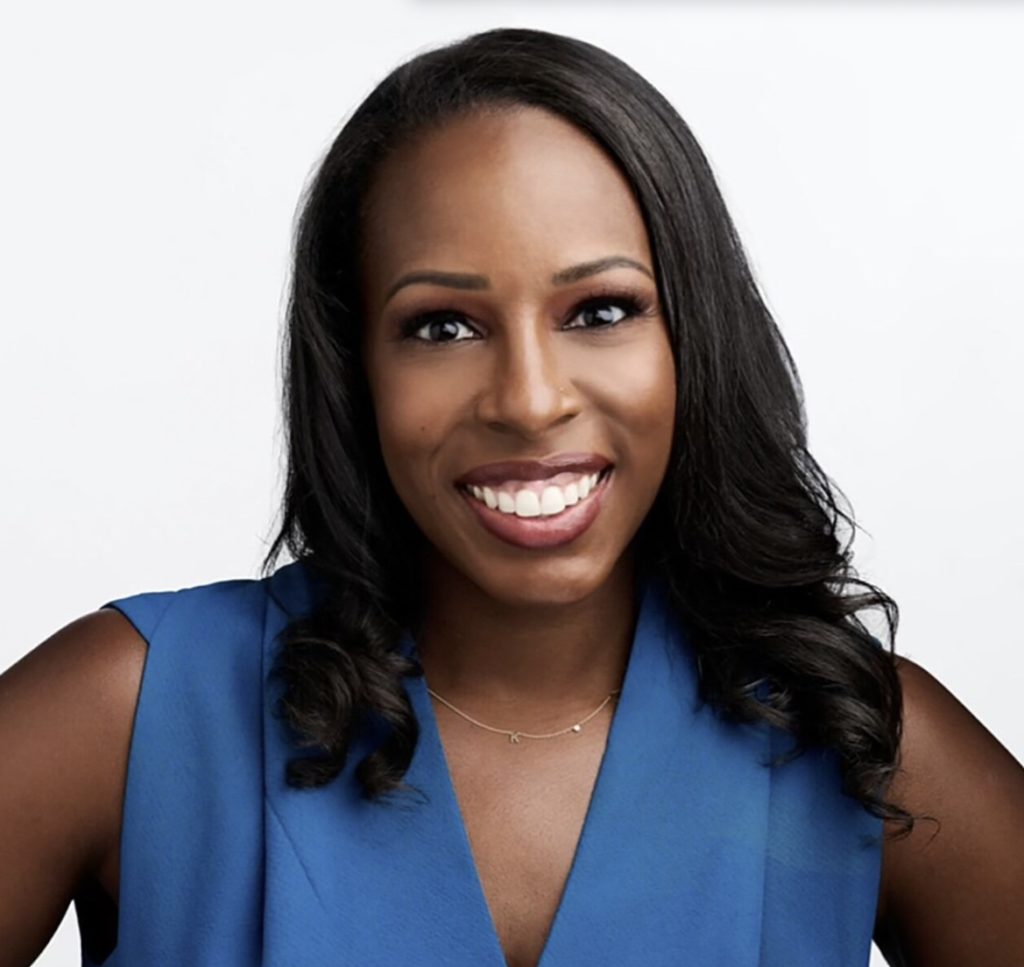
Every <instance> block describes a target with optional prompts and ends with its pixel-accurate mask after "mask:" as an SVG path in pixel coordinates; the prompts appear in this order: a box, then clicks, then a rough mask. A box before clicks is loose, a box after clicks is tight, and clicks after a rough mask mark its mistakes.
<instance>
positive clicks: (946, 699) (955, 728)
mask: <svg viewBox="0 0 1024 967" xmlns="http://www.w3.org/2000/svg"><path fill="white" fill-rule="evenodd" d="M897 669H898V671H899V675H900V681H901V684H902V686H903V706H904V707H903V714H904V725H903V738H902V742H901V763H900V765H901V769H900V771H899V772H898V773H897V774H896V777H895V779H894V780H893V782H892V786H891V788H890V791H889V798H890V799H893V800H895V801H896V802H898V803H899V804H900V805H902V806H903V807H904V808H905V809H909V810H910V811H911V812H913V813H927V814H928V815H931V816H934V817H936V819H938V820H939V823H940V824H941V825H937V824H936V823H934V822H931V821H928V820H919V821H918V822H917V823H916V824H915V826H914V831H913V832H912V833H911V835H910V836H908V837H906V838H904V839H902V840H893V841H887V842H886V843H885V844H884V846H883V855H882V883H881V890H880V896H879V911H878V921H877V924H876V933H875V942H876V943H877V944H878V946H879V949H880V950H881V951H882V953H883V954H884V955H885V957H886V960H887V961H888V962H889V963H890V964H893V965H894V967H902V965H904V964H905V965H906V967H966V965H970V967H1020V965H1024V768H1022V767H1021V765H1020V763H1019V762H1017V760H1016V759H1014V757H1013V756H1012V755H1011V754H1010V753H1009V752H1008V751H1007V749H1005V748H1004V747H1003V746H1002V745H1001V744H1000V743H999V741H998V740H997V739H996V738H995V737H994V736H993V735H992V734H991V733H990V732H989V731H988V730H987V729H986V728H985V727H984V726H983V725H982V724H981V723H980V722H979V721H978V720H977V719H976V718H975V717H974V716H973V715H972V714H971V713H970V712H969V711H968V710H967V709H966V708H965V707H964V706H963V705H962V704H961V703H960V702H959V701H958V700H957V699H956V697H955V696H954V695H953V694H952V693H951V692H949V691H948V690H947V689H946V688H945V687H944V686H943V685H942V684H941V683H940V682H939V681H938V680H937V679H936V678H934V677H933V676H932V675H930V674H929V673H928V672H927V671H925V670H924V669H923V668H922V667H921V666H920V665H917V664H915V663H914V662H912V661H909V660H907V659H905V658H897Z"/></svg>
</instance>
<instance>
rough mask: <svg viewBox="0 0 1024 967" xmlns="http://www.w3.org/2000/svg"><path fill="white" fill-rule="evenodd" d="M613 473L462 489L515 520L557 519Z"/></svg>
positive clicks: (559, 476) (603, 472) (560, 475)
mask: <svg viewBox="0 0 1024 967" xmlns="http://www.w3.org/2000/svg"><path fill="white" fill-rule="evenodd" d="M611 472H612V468H611V467H610V466H609V467H606V468H605V469H604V470H602V471H600V472H597V473H590V474H582V473H560V474H556V475H555V476H553V477H551V478H549V479H547V480H523V481H516V480H509V481H506V482H505V483H503V484H501V485H500V487H499V486H496V487H480V486H477V485H475V484H470V485H467V486H464V487H463V490H464V492H467V493H468V494H470V495H471V496H472V497H473V499H474V500H477V501H479V502H480V503H482V504H484V505H485V506H486V507H489V508H490V509H491V510H497V511H498V512H499V513H502V514H514V515H515V516H516V517H555V516H557V515H558V514H561V513H562V512H563V511H564V510H565V509H566V508H567V507H575V506H576V505H577V504H578V503H581V502H583V501H585V500H587V499H588V497H589V496H590V494H591V492H592V491H593V490H594V489H595V488H596V487H597V485H598V483H599V482H601V481H602V480H603V479H604V478H605V477H607V476H608V474H610V473H611Z"/></svg>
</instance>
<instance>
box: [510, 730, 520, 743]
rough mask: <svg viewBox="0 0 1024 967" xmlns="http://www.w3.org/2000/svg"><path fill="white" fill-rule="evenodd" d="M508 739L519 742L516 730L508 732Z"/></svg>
mask: <svg viewBox="0 0 1024 967" xmlns="http://www.w3.org/2000/svg"><path fill="white" fill-rule="evenodd" d="M508 740H509V742H519V733H518V732H509V734H508Z"/></svg>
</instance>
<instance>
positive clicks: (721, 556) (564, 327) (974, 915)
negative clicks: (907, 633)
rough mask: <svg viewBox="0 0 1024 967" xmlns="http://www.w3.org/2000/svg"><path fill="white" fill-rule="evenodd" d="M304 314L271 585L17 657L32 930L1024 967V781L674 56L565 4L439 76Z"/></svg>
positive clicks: (346, 187) (312, 269) (389, 150)
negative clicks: (817, 426) (841, 423)
mask: <svg viewBox="0 0 1024 967" xmlns="http://www.w3.org/2000/svg"><path fill="white" fill-rule="evenodd" d="M289 322H290V325H289V343H288V348H289V352H288V373H287V383H286V405H287V413H288V425H289V473H288V480H287V488H286V494H285V502H284V515H283V521H282V524H281V528H280V531H279V533H278V536H277V538H276V540H275V542H274V544H273V546H272V548H271V550H270V553H269V555H268V557H267V560H266V562H265V568H264V577H263V579H262V580H259V581H251V580H236V581H222V582H217V583H215V584H211V585H204V586H198V587H192V588H185V589H181V590H179V591H177V592H154V593H149V594H142V595H134V596H132V597H128V598H121V599H118V600H116V601H111V602H107V605H106V606H104V607H103V608H101V609H100V610H99V611H97V612H95V613H93V614H90V615H86V616H84V617H82V618H81V619H79V620H78V621H76V622H73V623H72V624H70V625H68V626H67V627H66V628H63V629H61V630H60V631H58V632H57V633H56V634H55V635H54V636H53V637H51V638H50V639H48V640H47V641H46V642H44V643H43V644H42V645H40V646H39V647H38V648H36V649H35V650H34V651H33V652H32V653H30V654H29V655H28V656H27V657H26V658H25V659H23V660H22V661H21V662H19V663H18V664H17V665H16V666H14V667H13V668H12V669H11V670H9V671H8V672H7V673H6V674H5V675H4V676H3V678H2V679H0V743H2V745H3V747H4V748H5V749H7V750H12V751H11V752H10V753H9V754H8V755H7V756H6V757H5V760H4V762H3V765H2V769H3V784H2V787H0V788H2V792H0V817H2V819H3V823H2V824H0V837H2V839H0V850H2V853H3V855H4V858H5V862H4V864H3V865H2V866H0V901H2V902H0V934H2V936H3V937H4V938H5V941H4V945H3V949H2V951H0V963H2V964H10V965H15V964H27V963H31V961H32V959H33V958H34V956H35V955H36V954H37V952H38V951H39V950H40V949H41V948H42V947H43V945H44V944H45V942H46V940H47V938H48V937H49V936H50V934H51V933H52V931H53V929H54V927H55V926H56V924H57V923H58V922H59V921H60V919H61V917H62V915H63V913H64V911H65V909H66V907H67V904H68V902H69V900H70V899H74V900H75V902H76V906H77V912H78V915H79V923H80V927H81V930H82V937H83V963H85V964H100V963H103V964H108V965H115V964H117V965H122V964H143V963H145V964H164V963H181V964H217V965H235V964H238V965H242V964H253V963H264V964H275V965H276V964H280V965H284V964H314V963H332V964H335V963H336V964H360V965H365V964H395V963H405V964H412V963H416V964H419V963H422V964H441V963H448V964H472V965H481V964H482V965H487V964H492V965H499V964H502V963H506V964H508V965H515V967H520V965H535V964H538V963H541V964H544V965H549V967H550V965H556V964H577V963H578V964H616V965H623V964H644V965H660V964H679V963H699V964H723V965H740V964H750V965H754V964H760V965H762V967H764V965H781V964H785V965H787V967H792V965H797V967H799V965H808V967H810V965H814V967H821V965H832V964H835V965H848V964H864V963H866V962H867V958H868V954H869V947H870V942H871V939H872V936H874V937H875V938H876V939H877V941H878V943H879V945H880V946H881V947H882V949H883V951H884V952H885V954H886V956H887V958H888V960H889V962H890V963H893V964H901V963H905V964H911V965H924V964H927V965H929V967H936V965H938V967H942V965H953V964H956V965H962V964H972V965H978V967H995V965H997V964H998V965H1006V964H1011V963H1024V933H1022V931H1021V928H1020V924H1019V913H1018V911H1019V909H1020V908H1021V906H1022V904H1024V822H1022V816H1024V770H1022V769H1021V767H1020V765H1019V764H1018V763H1017V762H1015V760H1014V759H1013V757H1012V756H1011V755H1010V754H1009V753H1008V752H1007V751H1006V750H1005V749H1004V748H1003V747H1002V746H1001V745H1000V744H999V743H998V742H997V741H996V739H995V738H994V737H992V736H991V735H990V734H989V733H988V732H987V731H986V730H985V729H984V728H983V727H982V726H981V724H980V723H979V722H977V720H975V719H974V718H973V717H972V716H971V715H970V713H969V712H968V711H967V710H966V709H964V707H963V706H962V705H960V704H959V703H958V702H957V701H956V699H955V698H954V697H953V696H952V695H951V694H950V693H949V692H948V691H947V690H945V689H944V688H943V687H942V686H941V685H940V684H939V683H938V682H937V681H936V680H935V679H934V678H932V677H931V676H930V675H929V674H928V673H927V672H926V671H924V670H923V669H922V668H920V667H919V666H917V665H915V664H913V663H912V662H909V661H907V660H905V659H904V660H898V659H896V658H895V656H894V655H892V654H890V653H889V652H887V651H886V650H885V649H884V648H882V647H881V646H880V643H879V642H878V641H877V640H875V639H874V638H872V637H871V636H870V635H869V634H868V632H867V630H866V628H865V626H864V625H863V624H862V623H861V621H860V620H859V618H858V614H859V613H860V612H862V611H864V610H865V609H869V608H875V607H878V608H882V609H883V611H884V613H885V616H886V618H887V620H888V623H889V630H890V637H892V636H893V635H894V634H895V629H896V618H897V609H896V606H895V604H894V602H892V600H891V599H890V598H888V597H887V596H886V595H885V594H884V593H882V592H881V591H880V590H879V589H877V588H875V587H874V586H872V585H870V584H867V583H866V582H864V581H861V580H859V579H857V578H856V576H855V572H854V570H853V568H852V566H851V564H850V554H849V549H848V548H849V545H848V544H847V545H845V546H844V545H842V544H841V542H840V539H839V536H838V532H839V521H840V519H842V520H843V521H844V522H846V523H847V524H852V520H851V519H850V518H849V517H848V516H847V515H845V514H844V513H843V512H842V511H841V510H840V509H839V507H838V506H837V503H836V500H835V497H834V493H833V489H832V487H831V485H830V482H829V480H828V478H827V477H826V476H825V474H824V473H823V472H822V471H821V469H820V468H819V467H818V465H817V464H816V463H815V462H814V460H813V459H812V458H811V456H810V455H809V454H808V452H807V449H806V445H805V443H806V437H805V432H804V424H803V414H802V411H801V405H800V397H799V382H798V380H797V377H796V374H795V371H794V369H793V366H792V361H791V359H790V357H789V355H788V353H787V351H786V348H785V346H784V343H783V341H782V339H781V336H780V335H779V333H778V331H777V329H776V328H775V325H774V323H773V321H772V319H771V317H770V316H769V314H768V312H767V310H766V309H765V307H764V305H763V303H762V302H761V300H760V298H759V296H758V293H757V290H756V287H755V285H754V283H753V281H752V279H751V276H750V273H749V270H748V268H747V265H746V263H745V260H744V257H743V254H742V250H741V247H740V244H739V241H738V240H737V238H736V235H735V232H734V230H733V228H732V225H731V223H730V221H729V218H728V215H727V213H726V211H725V209H724V207H723V204H722V200H721V198H720V196H719V194H718V191H717V189H716V187H715V183H714V179H713V177H712V175H711V173H710V171H709V169H708V166H707V163H706V161H705V159H704V158H703V155H702V154H701V152H700V149H699V148H698V146H697V144H696V143H695V142H694V140H693V138H692V136H691V135H690V133H689V131H688V129H687V127H686V126H685V124H684V123H683V122H682V121H681V120H680V119H679V117H678V116H677V115H676V113H675V112H674V111H673V109H672V108H671V107H670V106H669V105H668V104H667V103H666V102H665V100H664V99H663V98H662V97H661V96H660V95H659V94H658V93H657V92H656V91H655V90H654V89H652V88H651V86H650V85H649V84H647V83H646V82H645V81H644V80H643V79H642V78H640V77H639V76H638V75H637V74H636V73H635V72H634V71H632V70H631V69H630V68H628V67H627V66H626V65H624V64H623V63H622V62H620V61H618V60H617V59H616V58H614V57H612V56H611V55H609V54H607V53H606V52H604V51H601V50H599V49H597V48H594V47H592V46H591V45H588V44H585V43H581V42H579V41H576V40H571V39H569V38H565V37H560V36H557V35H552V34H547V33H543V32H538V31H529V30H496V31H490V32H487V33H484V34H480V35H476V36H473V37H470V38H468V39H466V40H464V41H462V42H460V43H457V44H454V45H451V46H449V47H446V48H444V49H441V50H437V51H432V52H428V53H426V54H423V55H421V56H419V57H417V58H415V59H414V60H412V61H410V62H409V63H407V64H405V65H403V66H402V67H400V68H398V69H397V70H396V71H395V72H393V73H392V74H391V75H390V76H389V77H388V78H386V79H385V80H384V81H383V82H382V83H381V84H380V85H379V86H378V88H377V89H376V90H375V91H374V92H373V93H372V94H371V95H370V96H369V97H368V98H367V100H366V101H365V102H364V103H363V104H362V105H361V106H360V108H359V109H358V110H357V111H356V113H355V115H354V116H353V117H352V118H351V119H350V120H349V122H348V123H347V124H346V125H345V127H344V128H343V130H342V131H341V133H340V134H339V136H338V138H337V139H336V141H335V143H334V144H333V146H332V147H331V149H330V151H329V152H328V154H327V156H326V158H325V159H324V161H323V163H322V165H321V166H320V169H319V171H318V174H317V176H316V178H315V180H314V182H313V184H312V186H311V189H310V191H309V193H308V196H307V198H306V200H305V206H304V210H303V215H302V219H301V222H300V225H299V231H298V237H297V243H296V252H295V263H294V273H293V291H292V298H291V302H290V310H289ZM284 547H287V548H288V550H289V551H290V552H291V553H292V555H293V556H294V557H295V558H296V562H295V563H292V564H288V565H286V566H284V567H280V568H278V569H277V570H276V571H275V570H273V565H274V563H275V562H276V560H277V558H278V556H279V554H280V551H281V550H282V548H284ZM851 589H852V591H853V593H851ZM143 672H145V674H144V675H143ZM112 750H113V752H112ZM921 820H926V821H925V822H921ZM886 824H887V825H888V826H889V827H891V829H890V830H888V831H889V832H891V833H892V835H886V836H883V835H882V834H883V832H886V831H887V830H886ZM930 827H931V828H930Z"/></svg>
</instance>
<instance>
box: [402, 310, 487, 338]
mask: <svg viewBox="0 0 1024 967" xmlns="http://www.w3.org/2000/svg"><path fill="white" fill-rule="evenodd" d="M460 326H461V327H462V328H463V329H467V330H468V329H469V326H467V325H466V323H465V322H463V321H462V317H461V316H459V315H458V313H454V312H429V313H425V314H421V315H418V316H413V318H411V319H409V320H407V321H406V322H405V323H404V325H403V326H402V338H403V339H415V340H417V341H419V342H426V343H434V344H435V345H437V344H441V343H449V342H462V341H463V340H461V339H459V327H460ZM470 331H472V330H470ZM421 333H424V335H420V334H421Z"/></svg>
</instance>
